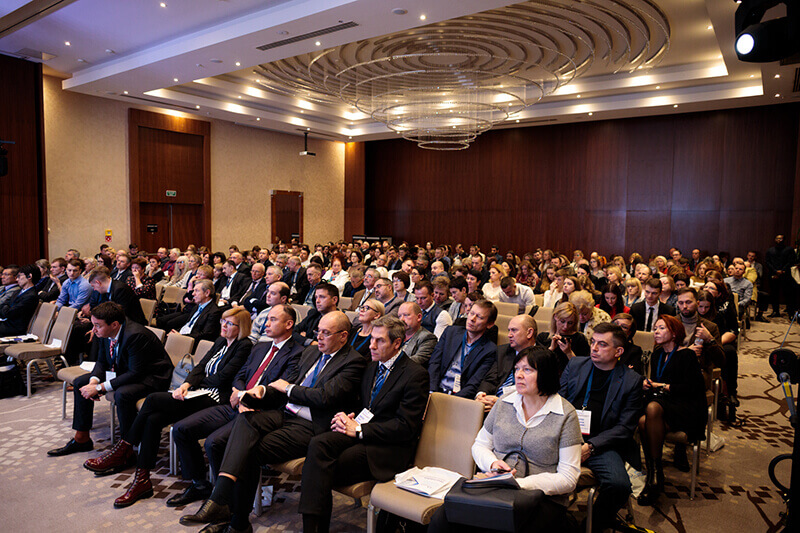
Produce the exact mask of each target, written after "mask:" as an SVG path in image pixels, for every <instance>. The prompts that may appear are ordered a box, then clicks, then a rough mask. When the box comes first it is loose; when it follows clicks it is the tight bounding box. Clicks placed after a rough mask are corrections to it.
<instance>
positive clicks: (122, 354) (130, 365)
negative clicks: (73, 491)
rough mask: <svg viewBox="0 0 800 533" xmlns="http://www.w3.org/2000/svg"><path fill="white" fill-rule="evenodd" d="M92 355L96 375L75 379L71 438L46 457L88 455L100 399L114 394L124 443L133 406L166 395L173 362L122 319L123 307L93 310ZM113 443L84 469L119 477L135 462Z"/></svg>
mask: <svg viewBox="0 0 800 533" xmlns="http://www.w3.org/2000/svg"><path fill="white" fill-rule="evenodd" d="M91 320H92V331H93V332H94V340H93V341H92V353H93V355H94V359H95V361H96V363H95V365H94V369H93V370H92V372H90V373H89V374H84V375H82V376H79V377H77V378H76V379H75V381H74V383H73V385H72V386H73V389H74V391H75V403H74V407H73V416H72V429H74V430H75V436H74V437H73V438H72V439H70V441H69V442H68V443H67V444H66V446H63V447H61V448H56V449H54V450H50V451H49V452H47V455H50V456H61V455H68V454H71V453H75V452H85V451H89V450H92V449H93V448H94V444H93V443H92V439H91V438H89V430H90V429H91V428H92V418H93V412H94V402H95V401H99V400H100V399H101V398H102V396H103V394H105V393H107V392H112V391H113V392H114V402H115V404H116V409H117V417H118V418H119V426H120V432H121V433H122V438H123V439H126V438H127V434H128V431H130V428H131V425H132V424H133V420H134V419H135V418H136V402H137V401H138V400H139V399H141V398H144V397H146V396H147V395H148V394H150V393H151V392H158V391H165V390H167V387H169V382H170V379H171V378H172V368H173V367H172V362H171V361H170V359H169V355H167V352H166V351H165V350H164V345H163V344H161V341H159V340H158V338H157V337H156V336H155V335H154V334H153V332H152V331H150V330H148V329H147V328H145V327H144V326H142V325H141V324H137V323H136V322H134V321H132V320H127V319H126V318H125V311H124V310H123V308H122V306H121V305H119V304H118V303H115V302H103V303H101V304H99V305H98V306H97V307H95V308H94V309H92V318H91ZM120 442H122V441H117V445H115V446H114V447H113V448H111V450H110V451H109V452H106V453H105V454H103V455H102V456H100V457H98V458H97V459H90V460H89V461H87V463H86V464H85V465H84V466H86V467H87V468H89V469H90V470H93V471H94V472H97V473H99V474H106V473H111V472H114V471H118V470H119V468H120V467H121V466H124V465H126V464H127V463H129V462H130V461H131V459H132V458H133V450H132V449H126V448H124V447H123V446H121V445H120Z"/></svg>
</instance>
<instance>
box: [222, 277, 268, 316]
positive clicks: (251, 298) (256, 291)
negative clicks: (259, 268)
mask: <svg viewBox="0 0 800 533" xmlns="http://www.w3.org/2000/svg"><path fill="white" fill-rule="evenodd" d="M252 284H253V280H252V278H251V279H250V282H249V284H248V285H247V289H248V290H247V292H245V293H244V295H243V296H242V299H241V300H240V301H239V304H241V305H242V307H244V308H245V309H247V310H248V311H250V312H251V313H258V312H259V311H263V310H264V309H266V307H267V302H266V301H265V300H264V294H266V292H267V288H269V285H267V281H266V280H265V279H264V278H261V279H260V280H258V283H256V286H255V287H253V290H252V291H251V290H249V289H250V285H252ZM231 292H233V291H231Z"/></svg>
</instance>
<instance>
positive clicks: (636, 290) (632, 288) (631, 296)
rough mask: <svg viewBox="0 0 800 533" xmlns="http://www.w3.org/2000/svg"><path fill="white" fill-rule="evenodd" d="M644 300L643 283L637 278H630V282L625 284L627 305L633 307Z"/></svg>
mask: <svg viewBox="0 0 800 533" xmlns="http://www.w3.org/2000/svg"><path fill="white" fill-rule="evenodd" d="M642 300H644V294H642V282H641V281H639V280H638V279H637V278H629V279H628V281H626V282H625V305H626V306H627V307H631V306H632V305H633V304H635V303H639V302H641V301H642Z"/></svg>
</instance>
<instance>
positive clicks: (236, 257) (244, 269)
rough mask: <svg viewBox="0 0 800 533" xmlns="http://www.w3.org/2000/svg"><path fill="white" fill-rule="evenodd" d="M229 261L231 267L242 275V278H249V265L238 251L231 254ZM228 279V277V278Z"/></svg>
mask: <svg viewBox="0 0 800 533" xmlns="http://www.w3.org/2000/svg"><path fill="white" fill-rule="evenodd" d="M230 261H233V267H234V269H236V272H238V273H240V274H242V275H243V277H245V278H247V277H250V265H248V264H247V261H245V260H244V256H243V255H242V254H241V252H239V251H238V250H237V251H235V252H233V253H231V256H230ZM229 277H230V276H229Z"/></svg>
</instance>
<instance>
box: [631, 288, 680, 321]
mask: <svg viewBox="0 0 800 533" xmlns="http://www.w3.org/2000/svg"><path fill="white" fill-rule="evenodd" d="M659 296H661V281H660V280H658V279H656V278H650V279H648V280H647V281H646V282H645V283H644V300H642V301H641V302H638V303H635V304H633V305H632V306H631V316H632V317H633V320H635V321H636V327H637V328H638V329H639V330H640V331H653V326H654V325H655V323H656V320H658V317H660V316H661V315H670V316H675V308H674V307H672V306H671V305H669V304H664V303H661V301H660V300H659V299H658V297H659Z"/></svg>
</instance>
